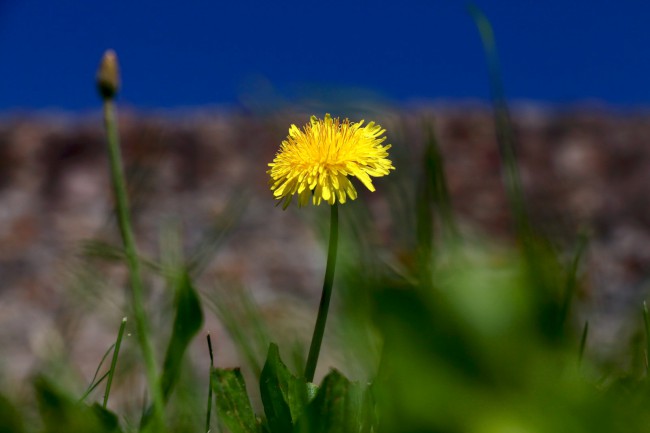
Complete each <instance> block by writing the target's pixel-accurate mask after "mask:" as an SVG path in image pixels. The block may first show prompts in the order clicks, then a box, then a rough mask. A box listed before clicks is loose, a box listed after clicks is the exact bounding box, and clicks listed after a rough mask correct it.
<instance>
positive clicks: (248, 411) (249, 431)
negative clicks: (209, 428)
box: [212, 368, 261, 433]
mask: <svg viewBox="0 0 650 433" xmlns="http://www.w3.org/2000/svg"><path fill="white" fill-rule="evenodd" d="M212 391H213V392H214V397H215V405H216V408H217V415H218V416H219V419H220V420H221V421H222V422H223V423H224V424H225V426H226V427H228V429H229V430H230V431H231V433H259V432H260V431H261V429H260V427H259V426H258V423H257V420H256V418H255V413H254V412H253V408H252V407H251V403H250V401H249V400H248V393H247V392H246V383H245V382H244V378H243V376H242V374H241V371H240V370H239V369H238V368H234V369H224V368H216V369H214V370H212Z"/></svg>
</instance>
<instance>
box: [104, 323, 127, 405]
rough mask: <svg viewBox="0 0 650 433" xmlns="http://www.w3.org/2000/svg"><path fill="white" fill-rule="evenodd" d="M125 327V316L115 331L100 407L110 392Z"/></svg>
mask: <svg viewBox="0 0 650 433" xmlns="http://www.w3.org/2000/svg"><path fill="white" fill-rule="evenodd" d="M125 328H126V317H124V318H123V319H122V323H121V324H120V330H119V331H118V332H117V340H115V350H114V351H113V359H111V369H110V370H108V380H107V382H106V391H105V392H104V402H103V404H102V407H104V408H106V405H107V404H108V396H109V395H110V393H111V384H112V383H113V376H114V375H115V367H116V366H117V357H118V356H119V354H120V346H122V337H124V329H125Z"/></svg>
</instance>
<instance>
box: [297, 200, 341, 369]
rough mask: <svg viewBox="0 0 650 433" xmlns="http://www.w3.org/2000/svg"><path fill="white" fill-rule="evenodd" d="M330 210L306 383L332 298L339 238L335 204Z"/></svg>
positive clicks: (318, 350)
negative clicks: (322, 272)
mask: <svg viewBox="0 0 650 433" xmlns="http://www.w3.org/2000/svg"><path fill="white" fill-rule="evenodd" d="M330 209H331V212H330V239H329V246H328V250H327V267H326V269H325V281H324V282H323V292H322V294H321V299H320V305H319V306H318V317H317V318H316V326H315V327H314V335H313V337H312V339H311V345H310V346H309V356H308V357H307V365H306V367H305V379H307V381H308V382H313V381H314V373H315V372H316V364H318V356H319V354H320V348H321V344H322V342H323V334H324V333H325V324H326V323H327V313H328V311H329V307H330V300H331V298H332V285H333V283H334V269H335V267H336V251H337V249H338V238H339V209H338V205H337V204H336V203H334V204H333V205H331V206H330Z"/></svg>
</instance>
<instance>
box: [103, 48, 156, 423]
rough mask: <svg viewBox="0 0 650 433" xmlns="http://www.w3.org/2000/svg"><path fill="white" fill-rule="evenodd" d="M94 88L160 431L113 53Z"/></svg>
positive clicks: (146, 368)
mask: <svg viewBox="0 0 650 433" xmlns="http://www.w3.org/2000/svg"><path fill="white" fill-rule="evenodd" d="M97 87H98V89H99V92H100V95H101V96H102V99H103V109H104V124H105V129H106V141H107V144H108V155H109V163H110V171H111V181H112V183H113V193H114V196H115V211H116V214H117V222H118V226H119V228H120V234H121V236H122V242H123V244H124V253H125V256H126V264H127V266H128V269H129V280H130V284H131V297H132V308H133V315H134V317H135V325H136V331H137V332H136V334H137V336H138V343H139V344H140V349H141V350H142V356H143V358H144V363H145V371H146V375H147V384H148V386H149V392H150V393H151V398H152V400H153V403H154V409H155V410H154V419H155V420H156V425H154V426H152V428H153V430H154V431H163V430H164V428H165V426H164V419H163V410H164V404H163V396H162V392H161V391H160V386H159V382H158V373H157V368H156V360H155V358H154V353H153V345H152V343H151V340H150V338H149V329H148V324H147V316H146V312H145V309H144V286H143V284H142V277H141V275H140V260H139V258H138V250H137V248H136V245H135V238H134V235H133V229H132V227H131V213H130V210H129V202H128V198H127V192H126V181H125V177H124V169H123V168H122V154H121V150H120V143H119V134H118V131H117V120H116V116H115V104H114V98H115V96H116V94H117V91H118V88H119V73H118V64H117V56H116V55H115V53H114V52H113V51H110V50H109V51H107V52H106V53H105V54H104V57H103V58H102V62H101V64H100V67H99V71H98V73H97Z"/></svg>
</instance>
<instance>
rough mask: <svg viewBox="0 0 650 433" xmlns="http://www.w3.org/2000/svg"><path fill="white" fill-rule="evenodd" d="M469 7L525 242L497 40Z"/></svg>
mask: <svg viewBox="0 0 650 433" xmlns="http://www.w3.org/2000/svg"><path fill="white" fill-rule="evenodd" d="M468 11H469V13H470V15H471V16H472V18H473V19H474V22H475V23H476V27H477V28H478V31H479V33H480V35H481V41H482V42H483V48H484V50H485V56H486V60H487V64H488V75H489V78H490V92H491V94H492V103H493V106H494V120H495V124H496V133H497V142H498V145H499V153H500V155H501V161H502V176H503V181H504V184H505V187H506V188H505V189H506V194H507V196H508V202H509V205H510V208H511V210H512V213H513V216H514V217H515V225H516V227H517V234H518V235H519V237H520V239H521V240H522V242H523V243H524V245H526V246H528V245H527V244H528V243H529V242H530V237H531V227H530V221H529V218H528V214H527V211H526V206H525V201H524V196H523V188H522V186H521V177H520V175H519V169H518V166H517V158H516V155H515V146H514V142H515V139H514V134H513V131H512V123H511V121H510V112H509V110H508V104H507V103H506V98H505V92H504V90H503V83H502V81H501V70H500V67H499V56H498V55H497V49H496V43H495V41H494V32H493V30H492V25H491V24H490V22H489V21H488V19H487V18H486V17H485V15H483V13H482V12H481V11H480V10H479V9H478V8H477V7H476V6H475V5H473V4H472V5H470V6H469V7H468Z"/></svg>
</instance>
